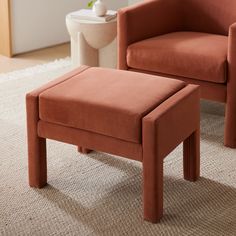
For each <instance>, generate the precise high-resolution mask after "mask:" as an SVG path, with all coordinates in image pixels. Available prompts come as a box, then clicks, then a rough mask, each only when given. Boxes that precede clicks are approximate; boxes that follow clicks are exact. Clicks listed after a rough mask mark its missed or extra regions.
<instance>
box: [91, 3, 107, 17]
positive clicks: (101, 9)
mask: <svg viewBox="0 0 236 236" xmlns="http://www.w3.org/2000/svg"><path fill="white" fill-rule="evenodd" d="M88 7H89V8H92V9H93V11H94V12H95V14H96V16H104V15H106V12H107V8H106V5H105V3H104V2H103V1H102V0H92V1H90V2H88Z"/></svg>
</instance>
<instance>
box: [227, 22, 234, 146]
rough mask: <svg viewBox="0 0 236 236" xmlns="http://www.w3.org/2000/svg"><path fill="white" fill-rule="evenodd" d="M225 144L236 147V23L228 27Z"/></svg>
mask: <svg viewBox="0 0 236 236" xmlns="http://www.w3.org/2000/svg"><path fill="white" fill-rule="evenodd" d="M228 68H229V69H228V70H229V77H228V83H227V106H226V113H225V114H226V120H225V144H226V146H229V147H235V148H236V23H235V24H233V25H232V26H231V27H230V31H229V50H228Z"/></svg>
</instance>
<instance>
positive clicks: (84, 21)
mask: <svg viewBox="0 0 236 236" xmlns="http://www.w3.org/2000/svg"><path fill="white" fill-rule="evenodd" d="M74 13H76V11H75V12H71V13H69V14H67V15H66V20H72V21H76V22H79V23H83V24H111V23H114V22H116V21H117V17H116V18H114V19H112V20H110V21H96V20H85V19H79V18H78V17H76V15H73V14H74Z"/></svg>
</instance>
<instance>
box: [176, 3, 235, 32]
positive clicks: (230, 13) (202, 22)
mask: <svg viewBox="0 0 236 236" xmlns="http://www.w3.org/2000/svg"><path fill="white" fill-rule="evenodd" d="M178 2H179V4H183V5H182V7H183V9H182V10H183V17H184V19H183V22H184V29H185V30H188V31H199V32H207V33H213V34H221V35H228V31H229V26H230V25H231V24H233V23H234V22H236V0H179V1H178Z"/></svg>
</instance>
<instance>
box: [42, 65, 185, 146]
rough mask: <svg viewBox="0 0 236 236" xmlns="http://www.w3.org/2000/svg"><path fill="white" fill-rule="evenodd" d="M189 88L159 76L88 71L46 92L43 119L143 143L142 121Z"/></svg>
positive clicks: (107, 70)
mask: <svg viewBox="0 0 236 236" xmlns="http://www.w3.org/2000/svg"><path fill="white" fill-rule="evenodd" d="M132 85H135V86H132ZM185 86H186V84H185V83H184V82H182V81H179V80H174V79H168V78H163V77H158V76H152V75H147V74H145V75H144V74H141V73H134V72H127V71H117V70H113V69H102V68H88V69H86V70H85V71H84V72H83V73H80V74H77V75H74V76H72V77H71V78H69V79H67V80H65V81H63V82H61V83H59V84H57V85H56V86H54V87H51V88H49V89H47V90H45V91H44V92H42V93H41V94H40V95H39V117H40V119H41V120H42V121H46V122H50V123H56V124H60V125H63V126H67V127H72V128H77V129H83V130H86V131H91V132H95V133H99V134H102V135H106V136H111V137H115V138H118V139H122V140H126V141H130V142H135V143H141V141H142V140H141V139H142V138H141V137H142V134H141V131H142V118H143V117H144V116H145V115H146V114H148V113H149V112H150V111H152V110H153V109H154V108H156V107H157V106H158V105H159V104H160V103H162V102H163V101H165V100H166V99H167V98H169V97H170V96H172V95H173V94H175V93H176V92H178V91H179V90H181V89H182V88H183V87H185ZM147 94H148V96H147Z"/></svg>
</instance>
